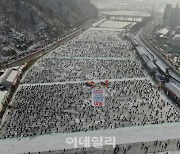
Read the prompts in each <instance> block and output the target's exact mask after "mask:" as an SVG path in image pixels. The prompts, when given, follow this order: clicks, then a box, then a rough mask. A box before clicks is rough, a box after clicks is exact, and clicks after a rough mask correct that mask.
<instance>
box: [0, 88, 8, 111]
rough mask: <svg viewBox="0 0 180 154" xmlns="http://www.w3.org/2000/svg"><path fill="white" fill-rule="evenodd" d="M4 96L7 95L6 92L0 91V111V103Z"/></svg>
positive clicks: (0, 107)
mask: <svg viewBox="0 0 180 154" xmlns="http://www.w3.org/2000/svg"><path fill="white" fill-rule="evenodd" d="M6 94H7V91H0V111H1V110H2V107H3V105H2V101H3V99H4V98H5V96H6Z"/></svg>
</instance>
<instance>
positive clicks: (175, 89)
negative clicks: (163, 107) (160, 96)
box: [165, 83, 180, 98]
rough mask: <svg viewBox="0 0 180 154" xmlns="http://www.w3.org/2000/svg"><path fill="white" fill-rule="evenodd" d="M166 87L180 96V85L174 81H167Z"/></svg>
mask: <svg viewBox="0 0 180 154" xmlns="http://www.w3.org/2000/svg"><path fill="white" fill-rule="evenodd" d="M165 87H166V88H168V89H169V90H170V91H172V92H173V93H174V94H175V95H176V96H177V97H178V98H180V87H178V86H177V85H175V84H174V83H165Z"/></svg>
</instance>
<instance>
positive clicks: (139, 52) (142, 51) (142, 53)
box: [136, 47, 146, 55]
mask: <svg viewBox="0 0 180 154" xmlns="http://www.w3.org/2000/svg"><path fill="white" fill-rule="evenodd" d="M136 49H137V51H138V54H139V55H146V51H145V49H144V48H142V47H136Z"/></svg>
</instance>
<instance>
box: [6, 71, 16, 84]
mask: <svg viewBox="0 0 180 154" xmlns="http://www.w3.org/2000/svg"><path fill="white" fill-rule="evenodd" d="M17 75H18V71H15V70H12V71H11V73H10V74H9V76H8V78H7V79H6V80H7V81H9V82H14V80H15V78H16V76H17Z"/></svg>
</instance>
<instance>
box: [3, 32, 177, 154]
mask: <svg viewBox="0 0 180 154" xmlns="http://www.w3.org/2000/svg"><path fill="white" fill-rule="evenodd" d="M134 53H135V52H134V51H133V50H132V49H131V46H130V45H129V43H128V42H127V41H125V40H123V38H122V36H121V32H117V31H110V30H106V31H104V30H95V29H90V30H87V31H86V32H84V33H83V34H82V35H80V36H78V37H77V38H75V39H73V40H71V41H70V42H68V43H67V44H65V45H63V46H61V47H60V48H58V49H56V50H55V51H53V52H51V53H50V54H48V55H46V56H45V57H43V58H41V59H40V60H38V62H36V63H35V64H34V65H33V66H32V68H31V69H30V70H29V71H28V72H27V74H26V75H25V77H24V78H23V80H22V82H21V84H22V85H21V86H20V87H19V89H18V91H17V93H16V94H15V97H14V99H13V102H12V107H11V108H10V109H9V111H8V114H7V117H6V120H5V121H4V122H3V124H2V126H1V128H0V138H2V139H4V138H16V137H32V136H36V135H43V134H47V133H71V132H80V131H92V130H99V129H114V128H120V127H131V126H142V125H147V124H162V123H171V122H179V121H180V114H179V112H178V111H177V110H176V109H175V108H174V106H173V105H172V104H171V103H170V102H168V100H167V99H166V98H165V97H164V96H163V95H162V94H161V93H160V92H158V88H157V87H156V86H155V85H154V84H153V83H152V82H151V81H150V80H148V79H147V77H146V74H145V72H144V70H143V69H142V68H141V66H140V63H139V62H138V60H136V58H135V57H134V56H135V55H134ZM106 58H107V59H106ZM113 58H114V59H113ZM116 58H119V59H116ZM143 77H146V78H143ZM111 79H113V80H111ZM118 79H122V80H121V81H118ZM93 80H109V81H110V82H109V83H108V86H106V87H105V86H103V85H102V84H101V83H100V81H94V82H95V87H93V88H95V89H105V106H103V107H94V106H92V87H88V86H87V85H86V82H87V81H93ZM68 81H72V82H71V83H68ZM74 81H76V82H74ZM73 82H74V83H73ZM40 83H44V84H40ZM46 83H48V84H46ZM27 84H28V85H27ZM136 144H138V146H137V147H138V148H137V149H140V150H139V151H140V153H141V152H142V153H145V152H148V151H151V150H150V149H152V148H150V146H149V145H148V144H151V143H148V144H145V143H142V144H140V143H135V146H136ZM159 144H160V141H157V143H156V142H155V143H154V144H153V146H154V148H155V147H157V146H158V145H159ZM139 145H140V146H139ZM168 145H169V143H163V144H161V145H160V146H159V147H160V149H163V150H166V149H167V148H168ZM162 146H163V147H162ZM177 146H178V148H179V149H180V144H179V142H178V143H177ZM131 149H132V145H128V144H127V145H122V146H121V145H119V146H116V148H115V149H113V150H112V151H111V152H112V153H113V154H119V153H124V154H126V153H128V152H129V151H131ZM80 150H81V151H82V152H81V153H88V151H86V150H84V149H80ZM68 152H69V151H68ZM68 152H67V150H64V151H62V153H64V154H66V153H68ZM106 152H108V150H107V151H104V154H105V153H106ZM49 153H51V151H49ZM55 153H56V152H55ZM76 153H78V151H76ZM108 154H109V153H108Z"/></svg>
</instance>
